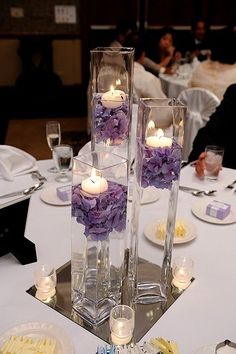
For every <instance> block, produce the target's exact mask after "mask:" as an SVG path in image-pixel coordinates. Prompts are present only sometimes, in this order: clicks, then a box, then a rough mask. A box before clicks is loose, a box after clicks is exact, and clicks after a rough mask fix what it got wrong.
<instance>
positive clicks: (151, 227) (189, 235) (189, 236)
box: [144, 218, 197, 246]
mask: <svg viewBox="0 0 236 354" xmlns="http://www.w3.org/2000/svg"><path fill="white" fill-rule="evenodd" d="M180 219H181V220H182V221H183V222H184V224H185V227H186V235H185V237H174V241H173V243H174V244H180V243H186V242H189V241H192V240H193V239H194V238H195V237H197V230H196V227H195V225H194V224H193V223H192V222H190V221H188V220H186V219H184V218H180ZM159 222H160V220H157V221H152V222H150V223H148V224H147V225H146V226H145V228H144V235H145V236H146V237H147V238H148V239H149V240H150V241H152V242H154V243H155V244H157V245H159V246H164V242H165V240H161V239H159V238H158V237H157V234H156V230H157V227H158V223H159ZM161 222H163V221H161Z"/></svg>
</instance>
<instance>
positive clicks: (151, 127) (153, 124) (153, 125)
mask: <svg viewBox="0 0 236 354" xmlns="http://www.w3.org/2000/svg"><path fill="white" fill-rule="evenodd" d="M147 127H148V129H155V128H156V127H155V123H154V122H153V120H150V122H149V123H148V126H147Z"/></svg>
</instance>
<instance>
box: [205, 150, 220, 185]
mask: <svg viewBox="0 0 236 354" xmlns="http://www.w3.org/2000/svg"><path fill="white" fill-rule="evenodd" d="M205 152H206V157H205V161H204V162H205V167H204V176H205V178H206V179H208V180H211V181H215V180H217V178H218V175H219V172H220V170H221V169H222V161H223V156H224V149H223V148H222V147H220V146H217V145H208V146H206V148H205Z"/></svg>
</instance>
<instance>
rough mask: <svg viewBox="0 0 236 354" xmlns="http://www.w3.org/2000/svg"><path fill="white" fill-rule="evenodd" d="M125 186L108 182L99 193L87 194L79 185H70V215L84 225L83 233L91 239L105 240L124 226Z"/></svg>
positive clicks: (125, 211)
mask: <svg viewBox="0 0 236 354" xmlns="http://www.w3.org/2000/svg"><path fill="white" fill-rule="evenodd" d="M126 213H127V187H126V186H123V185H121V184H118V183H115V182H108V190H107V191H106V192H103V193H101V194H97V195H96V196H95V195H89V194H87V193H85V192H83V190H82V188H81V185H80V184H79V185H76V186H73V187H72V216H74V217H75V218H76V221H77V222H78V223H80V224H82V225H84V226H85V231H84V235H85V236H86V237H88V236H90V237H91V238H92V240H100V241H103V240H106V239H107V238H108V236H109V234H110V233H111V232H112V231H113V230H115V231H118V232H121V231H123V230H124V229H125V227H126Z"/></svg>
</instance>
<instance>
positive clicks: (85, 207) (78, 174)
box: [71, 151, 128, 325]
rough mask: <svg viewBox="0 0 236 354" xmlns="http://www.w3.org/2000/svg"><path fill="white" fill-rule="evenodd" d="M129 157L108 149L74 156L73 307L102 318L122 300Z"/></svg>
mask: <svg viewBox="0 0 236 354" xmlns="http://www.w3.org/2000/svg"><path fill="white" fill-rule="evenodd" d="M127 175H128V174H127V159H124V158H122V157H120V156H117V155H114V154H111V153H107V152H104V151H103V152H102V151H99V152H92V153H90V154H85V155H79V156H77V157H76V158H74V165H73V185H72V259H71V286H72V306H73V309H74V310H75V311H76V312H77V313H78V314H79V315H80V316H81V317H82V318H83V319H85V320H86V321H88V322H89V323H91V324H96V325H97V324H100V323H102V322H103V321H104V320H105V319H106V318H107V317H108V316H109V314H110V310H111V308H112V307H113V306H115V305H117V304H119V303H120V302H121V290H122V282H123V276H124V258H125V247H126V231H127V228H126V218H127V183H128V181H127Z"/></svg>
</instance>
